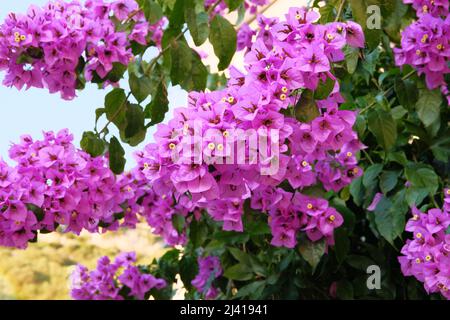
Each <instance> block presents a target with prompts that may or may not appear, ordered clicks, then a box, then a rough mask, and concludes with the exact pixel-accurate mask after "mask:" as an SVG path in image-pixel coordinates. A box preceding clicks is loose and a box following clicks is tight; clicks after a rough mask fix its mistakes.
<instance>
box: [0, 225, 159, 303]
mask: <svg viewBox="0 0 450 320" xmlns="http://www.w3.org/2000/svg"><path fill="white" fill-rule="evenodd" d="M121 251H136V252H137V253H138V260H139V262H140V263H150V262H151V261H152V260H153V258H155V257H158V256H160V255H162V253H163V252H164V248H163V246H162V244H161V243H160V242H159V241H157V238H155V237H153V236H152V235H151V234H150V231H149V229H148V226H147V227H146V226H138V228H137V229H136V230H126V231H119V232H113V233H108V234H104V235H90V234H82V236H80V237H77V236H75V235H69V234H51V235H42V236H40V239H39V242H38V243H34V244H30V245H29V247H28V248H27V249H26V250H17V249H9V248H0V299H38V300H41V299H51V300H55V299H56V300H59V299H69V298H70V295H69V290H70V281H69V275H70V273H71V272H72V270H73V268H74V266H75V265H76V264H77V263H81V264H84V265H86V266H87V267H88V268H91V269H92V268H94V267H95V265H96V261H97V259H98V258H100V257H101V256H104V255H107V256H109V257H111V258H114V256H115V255H117V254H118V253H119V252H121Z"/></svg>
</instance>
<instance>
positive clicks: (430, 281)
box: [398, 189, 450, 300]
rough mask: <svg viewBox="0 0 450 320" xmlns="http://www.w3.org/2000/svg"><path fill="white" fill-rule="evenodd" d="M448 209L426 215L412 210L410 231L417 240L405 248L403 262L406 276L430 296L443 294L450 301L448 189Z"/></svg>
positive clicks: (449, 198) (448, 197) (449, 192)
mask: <svg viewBox="0 0 450 320" xmlns="http://www.w3.org/2000/svg"><path fill="white" fill-rule="evenodd" d="M444 192H445V200H444V206H443V208H442V210H441V209H437V208H435V209H430V210H428V212H427V213H423V212H421V211H420V210H418V209H417V208H413V209H412V213H413V217H412V218H411V219H410V220H409V221H408V223H407V224H406V231H409V232H412V233H413V235H414V238H413V239H412V240H411V239H408V240H407V241H406V244H405V246H404V247H403V248H402V250H401V253H402V255H403V256H400V257H399V258H398V259H399V262H400V265H401V269H402V272H403V274H404V275H405V276H414V277H415V278H416V279H417V280H419V281H421V282H423V283H424V286H425V290H426V291H427V292H428V293H434V292H440V293H441V294H442V295H443V296H444V297H445V298H447V299H449V300H450V234H449V233H448V228H449V226H450V189H445V190H444Z"/></svg>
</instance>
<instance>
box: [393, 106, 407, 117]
mask: <svg viewBox="0 0 450 320" xmlns="http://www.w3.org/2000/svg"><path fill="white" fill-rule="evenodd" d="M407 114H408V110H406V109H405V108H403V106H397V107H395V108H392V110H391V115H392V118H394V119H395V120H400V119H401V118H403V117H404V116H405V115H407Z"/></svg>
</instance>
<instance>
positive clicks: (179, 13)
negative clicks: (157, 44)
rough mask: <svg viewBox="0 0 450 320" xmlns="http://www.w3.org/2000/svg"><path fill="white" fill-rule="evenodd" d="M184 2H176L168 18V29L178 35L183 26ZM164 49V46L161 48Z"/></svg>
mask: <svg viewBox="0 0 450 320" xmlns="http://www.w3.org/2000/svg"><path fill="white" fill-rule="evenodd" d="M185 1H186V0H176V2H175V4H174V6H173V8H172V11H171V13H170V16H169V28H168V29H170V30H173V31H174V32H175V33H177V34H178V33H179V32H180V30H181V28H182V27H183V24H184V22H185V21H184V7H185V6H184V4H185ZM166 31H167V30H166ZM163 48H165V46H163Z"/></svg>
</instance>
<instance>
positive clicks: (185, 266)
mask: <svg viewBox="0 0 450 320" xmlns="http://www.w3.org/2000/svg"><path fill="white" fill-rule="evenodd" d="M197 274H198V264H197V260H196V259H195V258H194V257H191V256H188V255H184V256H183V258H182V259H181V260H180V278H181V281H183V285H184V287H185V288H186V289H187V290H190V289H192V284H191V282H192V280H194V278H195V276H196V275H197Z"/></svg>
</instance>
